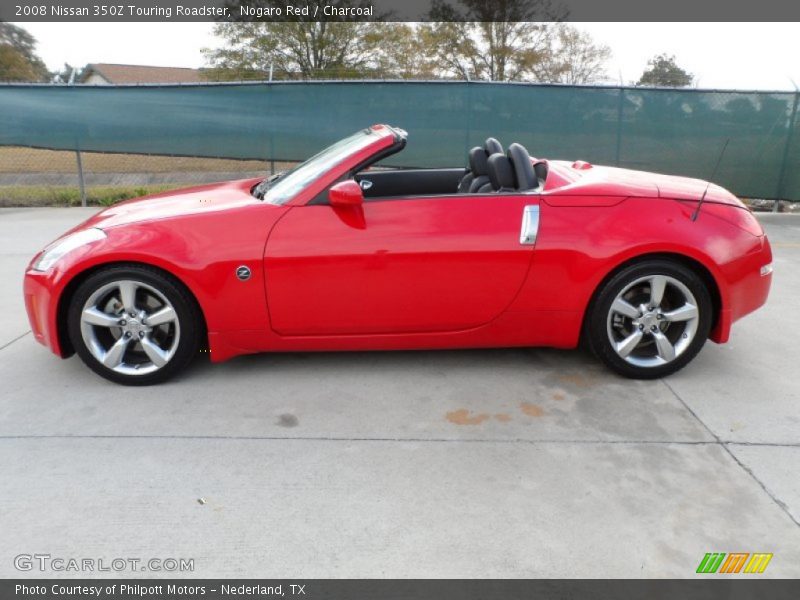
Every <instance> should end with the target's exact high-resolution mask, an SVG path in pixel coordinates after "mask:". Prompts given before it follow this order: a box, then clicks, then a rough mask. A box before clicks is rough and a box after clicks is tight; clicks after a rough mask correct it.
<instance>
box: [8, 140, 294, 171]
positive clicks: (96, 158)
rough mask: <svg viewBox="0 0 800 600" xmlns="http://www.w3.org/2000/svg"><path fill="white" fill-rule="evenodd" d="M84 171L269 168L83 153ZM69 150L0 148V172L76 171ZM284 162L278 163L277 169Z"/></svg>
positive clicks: (260, 162)
mask: <svg viewBox="0 0 800 600" xmlns="http://www.w3.org/2000/svg"><path fill="white" fill-rule="evenodd" d="M81 161H82V162H83V170H84V172H86V173H173V172H176V173H187V172H198V171H201V172H202V171H268V170H269V167H270V164H269V161H266V160H231V159H225V158H190V157H182V156H149V155H139V154H102V153H97V152H82V153H81ZM76 164H77V163H76V158H75V153H74V152H72V151H60V150H40V149H38V148H22V147H17V146H11V147H9V146H5V147H0V173H69V174H74V173H75V171H76V168H77V166H76ZM282 164H283V163H278V164H277V165H276V168H278V167H280V169H283V168H285V167H283V166H280V165H282Z"/></svg>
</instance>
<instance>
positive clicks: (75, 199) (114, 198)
mask: <svg viewBox="0 0 800 600" xmlns="http://www.w3.org/2000/svg"><path fill="white" fill-rule="evenodd" d="M178 187H183V185H182V184H179V183H176V184H172V185H169V184H159V185H149V186H142V187H136V188H131V187H122V186H92V187H89V188H87V190H86V202H87V204H88V205H89V206H112V205H113V204H116V203H117V202H122V201H123V200H130V199H132V198H139V197H141V196H147V195H150V194H157V193H160V192H165V191H168V190H171V189H175V188H178ZM80 205H81V193H80V189H78V187H76V186H57V187H50V186H44V185H31V186H22V185H20V186H0V206H80Z"/></svg>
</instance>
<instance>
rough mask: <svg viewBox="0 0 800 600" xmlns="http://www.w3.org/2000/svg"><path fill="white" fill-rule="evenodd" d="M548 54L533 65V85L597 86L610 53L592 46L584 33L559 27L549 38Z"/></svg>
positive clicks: (595, 44) (590, 40) (594, 45)
mask: <svg viewBox="0 0 800 600" xmlns="http://www.w3.org/2000/svg"><path fill="white" fill-rule="evenodd" d="M553 42H554V43H553V47H552V49H551V51H549V52H547V53H545V54H544V58H543V60H542V61H541V62H539V63H538V64H536V65H534V67H533V72H534V74H535V76H536V79H537V81H542V82H545V83H565V84H567V85H580V84H586V83H597V82H599V81H603V80H604V79H605V78H606V73H605V66H604V65H605V63H606V61H608V59H609V58H611V49H610V48H609V47H608V46H606V45H604V44H598V43H595V41H594V40H593V39H592V36H590V35H589V34H588V33H586V32H585V31H580V30H578V29H576V28H575V27H572V26H571V25H564V24H561V25H559V26H558V27H557V29H556V33H555V35H554V36H553Z"/></svg>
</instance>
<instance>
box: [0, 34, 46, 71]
mask: <svg viewBox="0 0 800 600" xmlns="http://www.w3.org/2000/svg"><path fill="white" fill-rule="evenodd" d="M48 78H49V73H48V71H47V67H46V66H45V64H44V62H42V59H41V58H39V57H38V56H37V55H36V39H35V38H34V37H33V36H32V35H31V34H30V33H28V32H27V31H25V30H24V29H22V28H21V27H17V26H16V25H12V24H11V23H5V22H2V21H0V81H47V80H48Z"/></svg>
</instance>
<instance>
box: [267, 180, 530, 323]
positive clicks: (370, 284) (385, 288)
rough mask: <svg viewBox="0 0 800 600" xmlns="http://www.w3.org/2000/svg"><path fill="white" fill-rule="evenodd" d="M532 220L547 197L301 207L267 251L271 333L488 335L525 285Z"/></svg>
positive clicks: (290, 213)
mask: <svg viewBox="0 0 800 600" xmlns="http://www.w3.org/2000/svg"><path fill="white" fill-rule="evenodd" d="M526 207H531V208H528V209H527V217H525V213H526ZM534 212H535V215H534ZM532 217H535V218H532ZM525 218H527V221H528V223H529V228H530V227H531V226H535V225H537V224H538V196H536V195H530V194H528V195H521V194H508V195H506V194H491V195H463V196H453V195H450V196H432V197H420V198H402V199H401V198H386V199H380V198H373V199H368V201H366V202H364V203H363V204H362V205H359V206H354V207H352V208H351V207H332V206H330V205H319V204H310V205H305V206H296V207H293V208H292V209H291V210H290V211H288V212H287V213H286V215H285V216H284V217H283V218H282V219H281V220H280V221H279V222H278V223H277V224H276V225H275V227H274V228H273V230H272V232H271V233H270V235H269V238H268V241H267V245H266V250H265V271H266V279H267V284H266V285H267V301H268V304H269V311H270V320H271V323H272V328H273V329H274V330H275V331H276V332H277V333H279V334H281V335H286V336H309V335H366V334H402V333H414V332H448V331H459V330H465V329H470V328H474V327H479V326H481V325H483V324H485V323H488V322H489V321H491V320H492V319H494V318H495V317H497V316H498V315H499V314H500V313H502V312H503V310H504V309H505V308H506V307H507V306H508V305H509V304H510V303H511V301H512V300H513V299H514V297H515V295H516V294H517V292H518V290H519V289H520V287H521V285H522V283H523V281H524V280H525V277H526V275H527V271H528V267H529V264H530V261H531V257H532V251H533V245H532V239H527V240H521V236H520V231H521V228H522V227H523V220H524V219H525ZM534 231H535V227H534Z"/></svg>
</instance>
